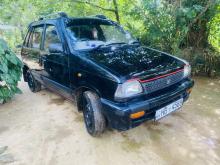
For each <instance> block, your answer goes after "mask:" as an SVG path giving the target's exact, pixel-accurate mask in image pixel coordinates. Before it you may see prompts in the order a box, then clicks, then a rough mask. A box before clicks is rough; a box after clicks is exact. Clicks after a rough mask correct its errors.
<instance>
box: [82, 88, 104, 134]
mask: <svg viewBox="0 0 220 165" xmlns="http://www.w3.org/2000/svg"><path fill="white" fill-rule="evenodd" d="M84 96H85V97H87V98H88V99H89V100H90V103H91V105H92V107H93V108H92V109H93V113H94V122H95V129H94V131H93V132H92V133H90V134H91V135H92V136H100V135H101V134H102V133H103V132H104V130H105V128H106V121H105V117H104V116H103V114H102V112H101V108H102V106H101V102H100V98H99V97H98V95H97V94H95V93H94V92H91V91H86V92H84Z"/></svg>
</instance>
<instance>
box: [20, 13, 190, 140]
mask: <svg viewBox="0 0 220 165" xmlns="http://www.w3.org/2000/svg"><path fill="white" fill-rule="evenodd" d="M21 55H22V59H23V63H24V67H23V76H24V80H25V81H26V82H27V83H28V85H29V88H30V90H31V91H32V92H38V91H40V90H41V87H42V86H44V87H46V88H48V89H50V90H52V91H54V92H56V93H58V94H59V95H62V96H63V97H65V98H67V99H68V100H71V101H75V102H76V105H77V107H78V111H79V112H83V116H84V121H85V125H86V128H87V131H88V133H89V134H90V135H92V136H97V135H100V134H101V133H103V131H104V130H105V129H106V127H110V128H113V129H117V130H120V131H125V130H128V129H130V128H133V127H136V126H138V125H140V124H141V123H143V122H145V121H147V120H159V119H161V118H162V117H164V116H166V115H168V114H170V113H171V112H173V111H176V110H178V109H180V108H181V107H182V105H183V103H184V102H185V101H186V100H187V99H188V97H189V95H190V92H191V89H192V87H193V85H194V82H193V80H192V79H191V78H190V72H191V67H190V65H189V63H188V62H186V61H184V60H182V59H180V58H177V57H174V56H172V55H170V54H167V53H164V52H161V51H159V50H155V49H152V48H149V47H146V46H142V45H141V44H140V42H139V41H138V40H136V39H135V38H134V37H133V36H132V35H131V34H130V33H129V32H127V31H125V30H124V29H123V28H122V27H121V26H120V25H118V24H117V23H116V22H114V21H112V20H110V19H108V18H106V17H105V16H103V15H97V16H90V17H81V18H80V17H79V18H71V17H68V16H67V15H66V14H65V13H59V14H57V16H55V15H53V16H50V17H49V16H47V17H44V18H41V19H39V20H38V21H35V22H32V23H31V24H30V25H29V27H28V33H27V35H26V37H25V41H24V43H23V46H22V50H21Z"/></svg>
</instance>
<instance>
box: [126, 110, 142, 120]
mask: <svg viewBox="0 0 220 165" xmlns="http://www.w3.org/2000/svg"><path fill="white" fill-rule="evenodd" d="M144 114H145V112H144V111H140V112H136V113H132V114H131V115H130V118H131V119H137V118H140V117H142V116H144Z"/></svg>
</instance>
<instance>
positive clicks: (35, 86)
mask: <svg viewBox="0 0 220 165" xmlns="http://www.w3.org/2000/svg"><path fill="white" fill-rule="evenodd" d="M26 78H27V83H28V86H29V89H30V90H31V91H32V92H34V93H36V92H39V91H40V90H41V84H40V83H39V82H38V81H37V80H36V79H35V78H34V76H33V75H32V73H31V71H30V70H28V71H27V73H26Z"/></svg>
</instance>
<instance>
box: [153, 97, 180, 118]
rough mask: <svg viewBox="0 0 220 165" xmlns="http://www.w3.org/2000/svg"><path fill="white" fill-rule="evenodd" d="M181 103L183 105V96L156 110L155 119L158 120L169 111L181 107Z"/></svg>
mask: <svg viewBox="0 0 220 165" xmlns="http://www.w3.org/2000/svg"><path fill="white" fill-rule="evenodd" d="M182 105H183V98H181V99H179V100H177V101H175V102H173V103H171V104H169V105H167V106H165V107H163V108H161V109H159V110H157V111H156V114H155V120H159V119H161V118H162V117H164V116H167V115H168V114H170V113H171V112H174V111H176V110H178V109H179V108H181V107H182Z"/></svg>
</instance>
